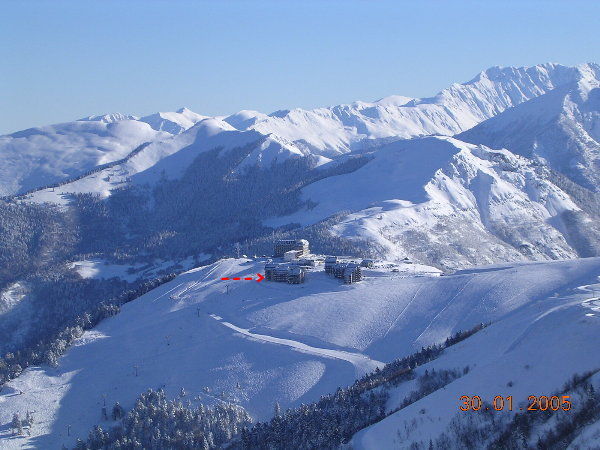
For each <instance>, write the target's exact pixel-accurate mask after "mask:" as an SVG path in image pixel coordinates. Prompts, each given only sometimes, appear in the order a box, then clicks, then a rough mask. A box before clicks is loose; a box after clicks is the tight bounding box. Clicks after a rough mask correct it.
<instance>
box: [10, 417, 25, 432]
mask: <svg viewBox="0 0 600 450" xmlns="http://www.w3.org/2000/svg"><path fill="white" fill-rule="evenodd" d="M10 427H11V428H12V430H13V434H15V433H16V434H18V435H21V434H23V425H22V423H21V419H20V418H19V414H18V413H14V414H13V417H12V421H11V422H10Z"/></svg>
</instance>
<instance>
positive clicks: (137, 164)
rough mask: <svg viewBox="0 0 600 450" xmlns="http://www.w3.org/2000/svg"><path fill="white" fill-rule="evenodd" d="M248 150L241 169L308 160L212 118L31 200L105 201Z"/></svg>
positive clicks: (292, 149)
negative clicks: (208, 158)
mask: <svg viewBox="0 0 600 450" xmlns="http://www.w3.org/2000/svg"><path fill="white" fill-rule="evenodd" d="M247 146H251V149H250V151H249V152H248V155H247V157H246V158H245V159H244V160H242V161H240V163H239V167H240V168H242V167H244V166H247V165H252V166H256V165H259V166H260V165H265V166H267V167H268V166H270V164H271V163H275V162H276V161H277V160H278V159H279V160H281V161H284V160H287V159H288V158H298V157H303V156H304V154H303V153H302V152H301V151H300V150H299V149H297V148H296V147H295V146H294V145H293V144H291V143H288V142H285V141H283V140H282V139H276V138H275V137H269V136H264V135H263V134H261V133H258V132H256V131H253V130H249V131H243V132H242V131H238V130H236V129H235V128H233V127H232V126H231V125H229V124H228V123H227V122H224V121H222V120H219V119H212V118H209V119H204V120H202V121H200V122H198V123H197V124H195V125H194V126H192V127H191V128H190V129H189V130H186V131H184V132H182V133H181V134H178V135H175V136H173V137H169V138H168V139H163V140H159V141H155V142H152V143H150V144H149V145H148V146H146V147H144V148H142V149H140V150H139V151H137V152H135V154H131V155H130V156H129V157H127V158H125V159H124V160H123V161H122V162H120V163H118V164H113V165H110V166H109V167H106V168H105V169H102V170H99V171H97V172H94V173H93V174H90V175H88V176H86V177H83V178H80V179H77V180H75V181H72V182H70V183H66V184H63V185H61V186H58V187H51V188H46V189H41V190H38V191H36V192H33V193H32V194H31V195H29V196H28V198H29V199H31V200H32V201H34V202H52V203H57V204H65V203H67V202H68V199H69V195H70V194H73V193H95V194H100V195H101V196H103V197H107V196H109V195H110V192H111V191H112V190H115V189H118V188H121V187H123V186H129V185H131V184H137V185H141V184H149V185H153V184H156V183H157V182H159V181H160V180H163V179H177V178H180V177H181V176H182V175H183V173H184V172H185V170H186V169H187V168H189V167H190V165H191V164H192V163H193V162H194V160H195V159H196V158H197V157H198V156H199V155H200V154H201V153H203V152H206V151H209V150H218V151H219V152H222V154H224V153H226V152H227V151H229V150H232V149H240V148H244V147H247ZM320 159H323V160H324V158H320ZM315 161H316V162H318V159H317V158H315ZM325 161H326V160H325Z"/></svg>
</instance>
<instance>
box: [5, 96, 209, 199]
mask: <svg viewBox="0 0 600 450" xmlns="http://www.w3.org/2000/svg"><path fill="white" fill-rule="evenodd" d="M203 119H206V116H201V115H199V114H196V113H194V112H192V111H190V110H189V109H187V108H182V109H180V110H178V111H177V112H161V113H156V114H152V115H150V116H146V117H142V118H140V119H139V118H137V117H135V116H131V115H125V114H121V113H113V114H104V115H99V116H90V117H85V118H82V119H79V120H77V121H75V122H67V123H61V124H57V125H49V126H45V127H38V128H30V129H28V130H24V131H19V132H17V133H13V134H9V135H5V136H0V196H6V195H13V194H18V193H22V192H26V191H30V190H33V189H37V188H40V187H43V186H46V185H50V184H54V183H58V182H62V181H64V180H68V179H71V178H75V177H77V176H79V175H81V174H84V173H86V172H87V171H89V170H91V169H94V168H95V167H97V166H101V165H103V164H107V163H111V162H113V161H117V160H119V159H122V158H124V157H126V156H127V155H128V154H129V153H130V152H131V151H132V150H134V149H135V148H136V147H138V146H140V145H141V144H143V143H146V142H153V141H162V140H163V139H166V138H169V137H171V135H176V134H180V133H182V132H183V131H185V130H187V129H188V128H191V127H192V126H193V125H194V124H195V123H197V122H199V121H200V120H203Z"/></svg>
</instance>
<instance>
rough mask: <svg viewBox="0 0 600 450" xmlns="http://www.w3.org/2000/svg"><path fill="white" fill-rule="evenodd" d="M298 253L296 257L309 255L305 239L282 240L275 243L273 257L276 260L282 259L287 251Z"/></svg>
mask: <svg viewBox="0 0 600 450" xmlns="http://www.w3.org/2000/svg"><path fill="white" fill-rule="evenodd" d="M292 250H294V251H296V252H299V253H298V254H297V257H300V256H304V255H308V254H309V253H310V250H309V246H308V241H307V240H306V239H282V240H280V241H277V242H276V243H275V251H274V253H273V256H275V257H276V258H281V257H283V256H284V255H285V254H286V252H289V251H292Z"/></svg>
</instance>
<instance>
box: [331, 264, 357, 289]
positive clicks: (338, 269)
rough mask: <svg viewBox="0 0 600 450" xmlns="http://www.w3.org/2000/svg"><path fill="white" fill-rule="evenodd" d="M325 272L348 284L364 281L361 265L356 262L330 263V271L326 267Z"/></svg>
mask: <svg viewBox="0 0 600 450" xmlns="http://www.w3.org/2000/svg"><path fill="white" fill-rule="evenodd" d="M325 271H326V272H327V273H329V274H330V275H333V276H334V277H336V278H340V279H342V280H344V283H346V284H351V283H356V282H357V281H361V280H362V268H361V265H360V264H358V263H356V262H354V261H351V262H336V263H330V265H329V269H327V266H326V269H325Z"/></svg>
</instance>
